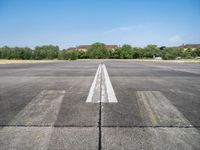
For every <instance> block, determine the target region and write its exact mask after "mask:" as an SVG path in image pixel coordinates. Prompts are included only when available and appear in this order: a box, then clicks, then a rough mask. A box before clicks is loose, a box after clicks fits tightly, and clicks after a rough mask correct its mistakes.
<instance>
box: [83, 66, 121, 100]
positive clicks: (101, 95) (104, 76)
mask: <svg viewBox="0 0 200 150" xmlns="http://www.w3.org/2000/svg"><path fill="white" fill-rule="evenodd" d="M100 101H101V102H102V103H117V102H118V101H117V98H116V95H115V92H114V90H113V86H112V84H111V81H110V78H109V75H108V72H107V70H106V66H105V64H100V65H99V67H98V69H97V71H96V75H95V77H94V80H93V83H92V85H91V87H90V91H89V94H88V97H87V99H86V103H99V102H100Z"/></svg>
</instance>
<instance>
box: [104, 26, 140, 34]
mask: <svg viewBox="0 0 200 150" xmlns="http://www.w3.org/2000/svg"><path fill="white" fill-rule="evenodd" d="M141 27H142V26H139V25H136V26H127V27H117V28H113V29H110V30H107V31H105V32H104V34H112V33H118V32H126V31H131V30H134V29H137V28H141Z"/></svg>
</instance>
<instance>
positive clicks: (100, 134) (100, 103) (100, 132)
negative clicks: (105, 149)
mask: <svg viewBox="0 0 200 150" xmlns="http://www.w3.org/2000/svg"><path fill="white" fill-rule="evenodd" d="M101 69H102V63H101ZM102 73H103V70H102V71H101V78H100V79H101V80H100V102H99V122H98V126H99V143H98V146H99V150H101V149H102V146H101V138H102V137H101V136H102V131H101V107H102Z"/></svg>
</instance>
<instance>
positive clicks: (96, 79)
mask: <svg viewBox="0 0 200 150" xmlns="http://www.w3.org/2000/svg"><path fill="white" fill-rule="evenodd" d="M101 70H102V69H101V64H99V67H98V69H97V71H96V74H95V77H94V80H93V83H92V86H91V87H90V91H89V94H88V97H87V100H86V103H92V102H93V101H92V99H93V95H94V91H95V86H97V81H98V80H100V78H101V77H100V75H101ZM99 86H100V85H99Z"/></svg>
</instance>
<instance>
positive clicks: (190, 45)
mask: <svg viewBox="0 0 200 150" xmlns="http://www.w3.org/2000/svg"><path fill="white" fill-rule="evenodd" d="M179 47H180V48H184V49H188V48H191V49H192V50H195V49H197V48H200V44H183V45H181V46H179Z"/></svg>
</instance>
